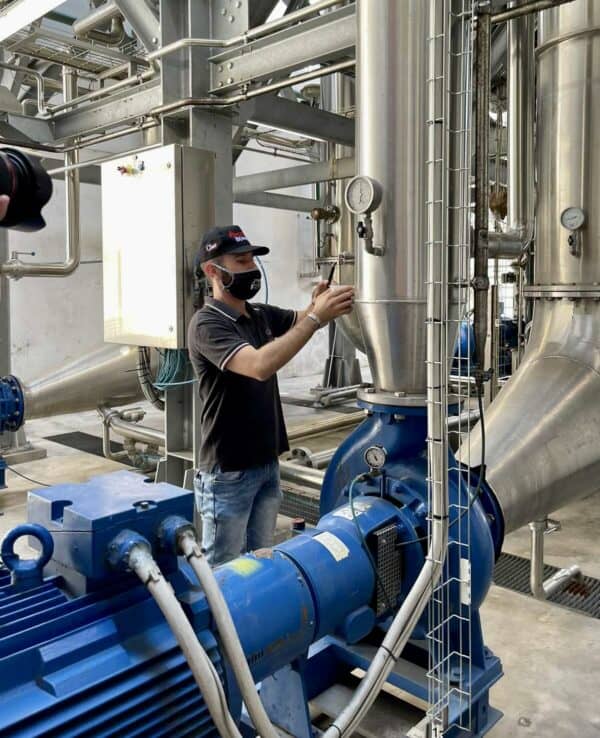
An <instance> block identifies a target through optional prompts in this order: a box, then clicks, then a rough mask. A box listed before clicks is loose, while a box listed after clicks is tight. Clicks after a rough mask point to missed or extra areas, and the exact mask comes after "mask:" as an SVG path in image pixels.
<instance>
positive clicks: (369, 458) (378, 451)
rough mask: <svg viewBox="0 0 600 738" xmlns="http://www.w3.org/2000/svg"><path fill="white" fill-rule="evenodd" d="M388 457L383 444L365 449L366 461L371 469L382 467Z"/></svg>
mask: <svg viewBox="0 0 600 738" xmlns="http://www.w3.org/2000/svg"><path fill="white" fill-rule="evenodd" d="M386 459H387V452H386V450H385V449H384V448H383V446H369V448H368V449H367V450H366V451H365V461H366V462H367V464H368V465H369V469H381V468H382V467H383V466H384V464H385V461H386Z"/></svg>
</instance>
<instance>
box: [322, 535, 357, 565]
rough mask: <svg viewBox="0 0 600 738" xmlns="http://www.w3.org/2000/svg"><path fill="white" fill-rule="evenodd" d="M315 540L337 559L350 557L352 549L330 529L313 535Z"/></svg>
mask: <svg viewBox="0 0 600 738" xmlns="http://www.w3.org/2000/svg"><path fill="white" fill-rule="evenodd" d="M313 540H315V541H318V542H319V543H320V544H321V546H325V548H326V549H327V550H328V551H329V553H330V554H331V555H332V556H333V558H334V559H335V560H336V561H341V560H342V559H346V558H348V554H349V553H350V550H349V549H348V547H347V546H346V544H345V543H344V542H343V541H340V539H339V538H338V537H337V536H334V535H333V533H329V531H324V532H323V533H318V534H317V535H316V536H314V537H313Z"/></svg>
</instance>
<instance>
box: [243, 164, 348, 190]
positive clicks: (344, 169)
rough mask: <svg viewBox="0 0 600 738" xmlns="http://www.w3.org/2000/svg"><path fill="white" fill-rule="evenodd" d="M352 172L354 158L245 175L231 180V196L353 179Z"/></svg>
mask: <svg viewBox="0 0 600 738" xmlns="http://www.w3.org/2000/svg"><path fill="white" fill-rule="evenodd" d="M354 171H355V163H354V157H353V156H349V157H346V158H344V159H330V160H329V161H319V162H315V163H314V164H303V165H302V166H299V167H288V168H286V169H276V170H274V171H269V172H258V173H257V174H247V175H245V176H243V177H236V178H235V179H234V180H233V195H234V197H236V196H238V195H244V194H254V193H256V192H265V191H267V190H279V189H284V188H286V187H296V186H298V185H307V184H314V183H315V182H327V181H329V180H332V179H346V178H348V177H353V176H354Z"/></svg>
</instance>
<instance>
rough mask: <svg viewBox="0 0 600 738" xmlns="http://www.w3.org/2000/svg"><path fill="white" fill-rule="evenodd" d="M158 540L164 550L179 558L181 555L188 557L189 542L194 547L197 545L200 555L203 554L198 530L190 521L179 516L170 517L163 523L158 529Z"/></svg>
mask: <svg viewBox="0 0 600 738" xmlns="http://www.w3.org/2000/svg"><path fill="white" fill-rule="evenodd" d="M158 540H159V541H160V544H161V546H162V547H163V548H165V549H166V550H167V551H171V552H172V553H174V554H176V555H178V556H180V555H181V554H183V555H184V556H186V557H187V556H188V554H187V553H186V551H187V550H189V544H188V541H189V542H190V543H191V544H192V545H194V544H195V546H196V547H197V549H198V554H200V553H201V550H200V546H199V545H198V538H197V536H196V529H195V528H194V526H193V525H192V524H191V523H190V522H189V521H188V520H186V519H185V518H182V517H181V516H179V515H169V517H167V518H165V519H164V520H163V521H162V522H161V524H160V526H159V528H158ZM184 549H185V550H184Z"/></svg>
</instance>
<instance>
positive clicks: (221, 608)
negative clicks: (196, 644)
mask: <svg viewBox="0 0 600 738" xmlns="http://www.w3.org/2000/svg"><path fill="white" fill-rule="evenodd" d="M182 524H183V528H182V529H181V532H180V533H179V534H178V535H177V536H176V547H177V552H178V553H180V554H183V556H185V558H186V559H187V561H188V562H189V564H190V566H191V567H192V569H193V570H194V573H195V574H196V576H197V577H198V581H199V582H200V585H201V586H202V589H203V590H204V594H205V595H206V599H207V601H208V604H209V606H210V609H211V612H212V615H213V618H214V619H215V622H216V624H217V628H218V629H219V634H220V636H221V640H222V643H223V648H224V650H225V654H226V656H227V658H228V659H229V663H230V665H231V668H232V669H233V673H234V674H235V678H236V680H237V683H238V685H239V688H240V692H241V693H242V698H243V700H244V703H245V705H246V707H247V708H248V713H249V714H250V717H251V718H252V722H253V723H254V727H255V729H256V731H257V732H258V733H259V734H260V736H261V738H279V733H278V732H277V731H276V730H275V728H274V727H273V725H272V724H271V721H270V720H269V716H268V715H267V713H266V711H265V708H264V706H263V704H262V702H261V700H260V697H259V694H258V692H257V690H256V685H255V684H254V679H253V677H252V673H251V672H250V667H249V666H248V662H247V660H246V656H245V654H244V650H243V648H242V644H241V643H240V639H239V637H238V634H237V630H236V627H235V624H234V622H233V619H232V617H231V613H230V612H229V607H228V605H227V602H226V600H225V598H224V597H223V593H222V592H221V589H220V587H219V585H218V583H217V580H216V579H215V575H214V574H213V572H212V569H211V568H210V564H209V563H208V561H207V560H206V558H205V557H204V556H203V555H202V551H201V549H200V546H199V545H198V540H197V538H196V532H195V531H194V529H193V527H192V526H191V525H190V524H189V523H187V522H186V521H183V520H182Z"/></svg>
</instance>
